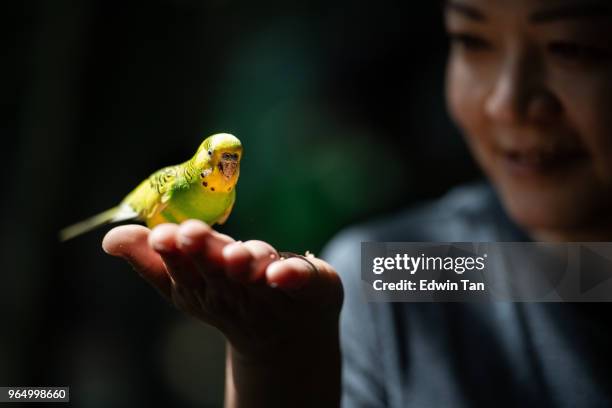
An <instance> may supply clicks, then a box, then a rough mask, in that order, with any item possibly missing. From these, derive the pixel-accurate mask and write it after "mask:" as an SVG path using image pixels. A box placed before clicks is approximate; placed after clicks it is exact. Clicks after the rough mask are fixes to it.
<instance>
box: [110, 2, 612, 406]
mask: <svg viewBox="0 0 612 408" xmlns="http://www.w3.org/2000/svg"><path fill="white" fill-rule="evenodd" d="M611 16H612V8H611V6H610V5H609V4H608V3H606V2H604V1H589V2H584V1H582V2H578V1H565V0H556V1H555V0H544V1H542V0H540V1H535V0H519V1H512V2H510V1H502V0H495V1H489V0H453V1H449V2H447V3H445V20H446V27H447V30H448V32H449V35H450V38H451V40H452V45H451V53H450V58H449V61H448V70H447V101H448V107H449V111H450V112H451V115H452V117H453V119H454V120H455V122H456V123H457V124H458V126H459V127H460V128H461V129H462V130H463V133H464V135H465V137H466V139H467V141H468V144H469V146H470V148H471V151H472V153H473V155H474V156H475V157H476V159H477V161H478V162H479V164H480V165H481V167H482V169H483V171H484V173H485V174H486V175H487V177H488V179H489V181H490V186H488V185H472V186H467V187H463V188H459V189H456V190H454V191H452V192H451V193H449V194H448V195H447V196H446V197H444V198H442V199H441V200H440V201H438V202H436V203H432V204H429V205H425V206H423V207H421V208H419V209H416V210H411V211H409V212H406V213H402V214H399V215H396V216H395V217H392V218H390V219H386V220H379V221H375V222H372V223H369V224H366V225H362V226H358V227H354V228H351V229H349V230H347V231H345V232H343V233H341V234H340V235H339V236H338V237H337V238H336V239H334V240H333V242H332V243H331V244H330V245H329V246H328V248H327V250H326V252H325V256H324V258H326V259H327V260H328V261H329V263H326V262H324V261H322V260H320V259H316V258H310V262H305V261H304V260H303V259H300V258H296V257H294V258H288V259H284V260H278V256H277V252H276V250H275V249H274V248H272V247H271V246H270V245H268V244H267V243H265V242H261V241H249V242H244V243H243V242H236V241H234V240H233V239H232V238H230V237H228V236H225V235H222V234H219V233H217V232H215V231H213V230H211V229H210V228H209V227H207V226H206V225H204V224H202V223H200V222H197V221H187V222H185V223H183V224H182V225H161V226H158V227H156V228H155V229H154V230H152V231H149V230H148V229H146V228H144V227H141V226H134V225H132V226H122V227H117V228H115V229H113V230H112V231H110V232H109V233H108V235H107V236H106V237H105V240H104V243H103V246H104V249H105V250H106V251H107V252H108V253H110V254H112V255H116V256H121V257H124V258H126V259H127V260H128V261H129V262H131V263H132V264H133V265H134V267H135V269H136V270H137V271H138V272H139V273H140V274H141V275H142V276H143V278H145V279H146V280H147V281H149V282H150V283H151V284H152V285H153V286H155V287H156V288H157V289H158V290H159V291H160V292H161V293H162V295H164V296H165V297H167V298H168V299H169V300H170V301H172V302H174V303H175V304H176V305H177V306H178V307H179V308H180V309H182V310H184V311H185V312H187V313H189V314H191V315H193V316H196V317H197V318H199V319H201V320H202V321H204V322H206V323H209V324H212V325H214V326H215V327H217V328H218V329H219V330H220V331H221V332H223V333H224V334H225V336H226V338H227V340H228V348H227V350H228V352H227V371H226V378H227V379H226V404H227V406H230V407H231V406H267V407H269V406H282V407H288V406H291V407H295V406H338V405H339V404H340V396H341V395H342V403H343V405H344V406H347V407H353V406H364V407H365V406H367V407H383V406H385V407H400V406H417V407H429V406H445V407H447V406H449V407H462V406H500V405H501V406H531V405H538V406H568V407H570V406H571V407H574V406H581V407H584V406H612V395H611V392H610V390H612V384H611V383H610V382H611V380H610V378H612V368H610V367H609V365H608V364H607V361H610V359H609V358H608V359H606V357H608V356H609V351H607V350H608V349H609V345H610V339H612V335H611V333H610V325H609V324H606V322H605V319H608V320H609V317H608V316H609V313H607V312H605V311H606V310H608V308H605V306H607V305H606V304H602V305H597V304H596V305H591V307H584V306H580V305H575V304H563V303H557V304H538V303H532V304H523V303H503V304H502V303H499V304H496V303H493V304H444V303H428V304H427V303H425V304H409V303H366V302H364V301H363V300H362V298H361V296H360V287H359V284H360V279H359V243H360V241H373V240H378V241H518V240H525V239H530V240H536V241H559V242H563V241H609V240H611V238H612V212H610V211H608V209H609V208H611V204H612V115H611V114H610V111H611V109H612V46H611V45H610V44H612V41H611V40H612V28H611V27H612V24H610V23H611V22H612V21H611V19H612V17H611ZM339 276H341V279H340V277H339ZM341 282H342V283H341ZM343 293H344V297H345V299H344V305H343ZM341 308H342V310H343V312H342V318H341V319H339V314H340V310H341ZM602 311H604V312H602ZM339 320H340V334H341V337H340V338H341V342H340V341H339V330H338V323H339ZM340 350H342V358H341V353H340ZM341 370H342V376H341V374H340V373H341ZM341 378H342V380H341ZM411 404H412V405H411Z"/></svg>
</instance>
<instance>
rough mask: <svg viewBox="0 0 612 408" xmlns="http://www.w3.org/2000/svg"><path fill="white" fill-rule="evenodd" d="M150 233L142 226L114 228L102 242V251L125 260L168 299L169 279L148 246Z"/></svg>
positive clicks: (158, 259) (155, 254) (161, 264)
mask: <svg viewBox="0 0 612 408" xmlns="http://www.w3.org/2000/svg"><path fill="white" fill-rule="evenodd" d="M150 232H151V230H149V229H148V228H146V227H143V226H142V225H135V224H134V225H122V226H119V227H115V228H113V229H112V230H110V231H109V232H108V233H107V234H106V236H105V237H104V239H103V240H102V249H104V252H106V253H107V254H109V255H112V256H117V257H120V258H123V259H124V260H126V261H127V262H128V263H129V264H130V265H132V267H133V268H134V269H135V270H136V272H138V274H139V275H140V276H142V278H143V279H144V280H146V281H147V282H149V283H150V284H151V285H152V286H153V287H155V288H157V289H158V290H159V291H160V292H161V293H162V295H164V296H165V297H166V298H168V299H169V298H170V292H171V281H170V277H169V276H168V273H167V271H166V266H165V265H164V262H163V260H162V258H161V256H160V255H159V254H158V253H157V252H155V251H154V250H153V249H152V248H151V247H150V246H149V243H148V238H149V233H150Z"/></svg>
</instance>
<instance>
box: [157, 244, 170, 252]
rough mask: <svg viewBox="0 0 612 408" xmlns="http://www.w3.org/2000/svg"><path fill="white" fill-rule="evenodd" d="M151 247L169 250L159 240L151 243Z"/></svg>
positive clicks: (163, 250)
mask: <svg viewBox="0 0 612 408" xmlns="http://www.w3.org/2000/svg"><path fill="white" fill-rule="evenodd" d="M153 249H154V250H156V251H161V252H167V251H168V250H169V248H168V247H167V246H166V245H164V244H163V243H161V242H155V243H153Z"/></svg>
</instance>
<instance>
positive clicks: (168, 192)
mask: <svg viewBox="0 0 612 408" xmlns="http://www.w3.org/2000/svg"><path fill="white" fill-rule="evenodd" d="M241 158H242V144H241V143H240V140H238V138H236V137H235V136H233V135H230V134H228V133H217V134H215V135H212V136H209V137H207V138H206V139H205V140H204V141H203V142H202V144H201V145H200V147H199V148H198V150H197V152H196V153H195V155H194V156H193V157H192V158H191V159H189V160H187V161H186V162H184V163H182V164H179V165H176V166H169V167H164V168H163V169H160V170H158V171H156V172H155V173H153V174H151V175H150V176H149V178H147V179H145V180H144V181H143V182H142V183H140V185H139V186H138V187H136V188H135V189H134V190H133V191H132V192H131V193H129V194H128V195H127V196H126V197H125V198H124V199H123V201H121V203H120V204H119V205H118V206H116V207H113V208H111V209H109V210H107V211H104V212H102V213H100V214H98V215H95V216H93V217H91V218H89V219H87V220H85V221H82V222H79V223H77V224H74V225H71V226H69V227H67V228H65V229H63V230H62V231H61V232H60V239H61V240H62V241H65V240H68V239H70V238H73V237H75V236H77V235H80V234H82V233H84V232H87V231H89V230H91V229H93V228H96V227H98V226H100V225H102V224H105V223H107V222H118V221H126V220H140V221H144V222H145V223H146V224H147V226H148V227H149V228H151V227H154V226H155V225H157V224H161V223H164V222H173V223H180V222H182V221H184V220H187V219H189V218H196V219H199V220H202V221H204V222H206V223H207V224H209V225H213V224H215V223H217V224H223V223H224V222H225V221H226V220H227V217H229V215H230V213H231V211H232V208H233V206H234V201H235V200H236V182H237V181H238V176H239V174H240V159H241Z"/></svg>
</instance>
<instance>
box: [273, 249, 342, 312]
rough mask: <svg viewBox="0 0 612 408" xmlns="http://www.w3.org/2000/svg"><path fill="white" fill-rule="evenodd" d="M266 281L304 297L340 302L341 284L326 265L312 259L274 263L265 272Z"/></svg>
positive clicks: (295, 259) (338, 278) (285, 260)
mask: <svg viewBox="0 0 612 408" xmlns="http://www.w3.org/2000/svg"><path fill="white" fill-rule="evenodd" d="M266 280H267V282H268V284H269V285H271V286H275V287H277V288H279V289H281V290H283V291H285V292H287V293H290V294H292V295H295V296H297V297H303V298H313V299H316V298H322V299H338V300H339V301H340V302H341V301H342V284H341V283H340V277H339V276H338V274H337V273H336V271H335V270H334V269H333V268H332V267H331V265H329V264H328V263H327V262H325V261H323V260H321V259H318V258H315V257H305V259H303V258H302V257H291V258H287V259H283V260H280V261H278V262H274V263H272V264H270V265H269V266H268V268H267V269H266Z"/></svg>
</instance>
